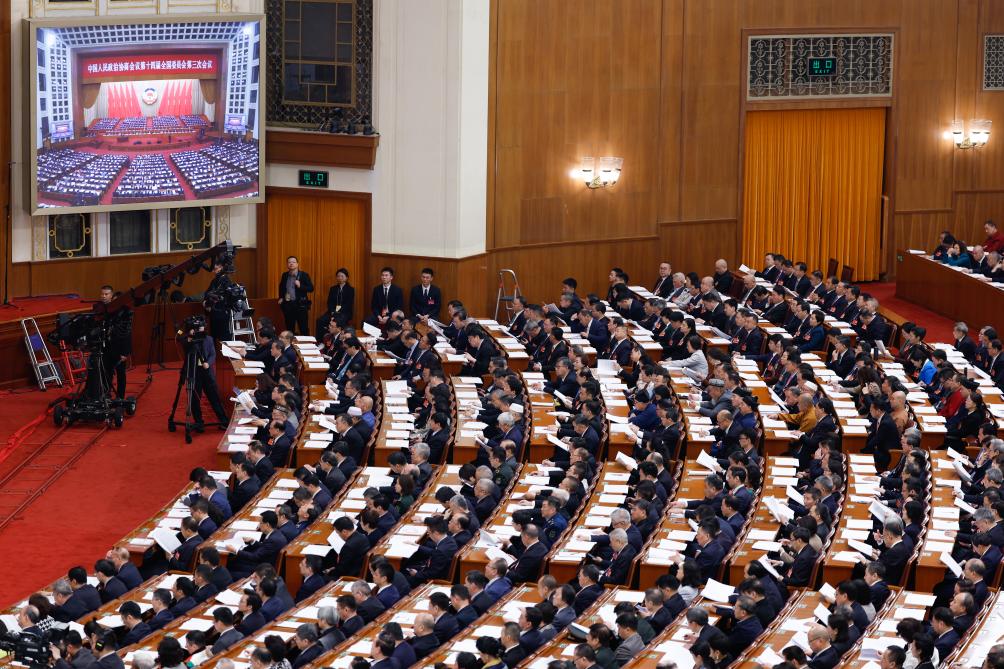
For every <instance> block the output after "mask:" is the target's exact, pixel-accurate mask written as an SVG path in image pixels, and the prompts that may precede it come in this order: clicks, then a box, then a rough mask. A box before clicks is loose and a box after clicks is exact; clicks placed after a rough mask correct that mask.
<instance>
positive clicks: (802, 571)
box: [784, 546, 818, 587]
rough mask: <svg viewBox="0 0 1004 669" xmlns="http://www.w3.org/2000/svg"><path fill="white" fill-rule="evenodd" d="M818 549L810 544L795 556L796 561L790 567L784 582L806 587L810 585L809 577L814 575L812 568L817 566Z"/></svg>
mask: <svg viewBox="0 0 1004 669" xmlns="http://www.w3.org/2000/svg"><path fill="white" fill-rule="evenodd" d="M817 557H818V556H817V554H816V551H814V550H812V548H811V547H810V546H806V547H805V548H803V549H802V550H801V552H800V553H799V554H798V555H796V556H795V561H794V562H792V563H791V567H790V568H789V569H788V575H787V576H785V577H784V584H785V585H788V586H795V587H805V586H808V585H810V584H809V579H810V578H811V577H812V570H813V568H814V567H815V566H816V558H817Z"/></svg>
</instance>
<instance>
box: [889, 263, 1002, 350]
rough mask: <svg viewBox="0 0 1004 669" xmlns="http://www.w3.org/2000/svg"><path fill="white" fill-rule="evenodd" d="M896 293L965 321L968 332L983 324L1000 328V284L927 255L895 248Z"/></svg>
mask: <svg viewBox="0 0 1004 669" xmlns="http://www.w3.org/2000/svg"><path fill="white" fill-rule="evenodd" d="M896 297H898V298H900V299H903V300H907V301H909V302H913V303H914V304H918V305H920V306H922V307H924V308H925V309H930V310H931V311H934V312H936V313H939V314H941V315H942V316H945V317H946V318H951V319H952V320H953V321H965V322H966V323H967V324H968V325H969V331H970V333H975V332H977V331H978V330H979V328H981V327H982V326H984V325H992V326H993V327H994V329H996V330H997V332H1004V284H999V283H997V284H995V283H990V282H989V281H983V280H980V279H978V278H976V277H974V276H972V275H970V274H967V273H965V272H963V271H961V270H958V269H955V268H953V267H950V266H948V265H944V264H942V263H940V262H938V261H936V260H932V259H931V258H930V257H929V256H927V255H921V254H919V253H911V252H910V251H907V250H898V251H897V252H896Z"/></svg>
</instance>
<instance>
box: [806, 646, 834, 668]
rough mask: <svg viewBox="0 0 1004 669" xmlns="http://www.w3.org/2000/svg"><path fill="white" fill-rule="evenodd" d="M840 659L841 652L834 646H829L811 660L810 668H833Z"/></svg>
mask: <svg viewBox="0 0 1004 669" xmlns="http://www.w3.org/2000/svg"><path fill="white" fill-rule="evenodd" d="M839 661H840V653H838V652H837V651H836V649H835V648H834V647H833V646H827V647H826V648H825V649H823V650H822V651H821V652H819V653H816V654H815V655H813V656H812V659H810V660H809V668H810V669H833V668H834V667H835V666H837V662H839Z"/></svg>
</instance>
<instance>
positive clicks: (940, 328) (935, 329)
mask: <svg viewBox="0 0 1004 669" xmlns="http://www.w3.org/2000/svg"><path fill="white" fill-rule="evenodd" d="M860 286H861V291H862V292H865V293H871V294H872V295H874V296H875V299H877V300H878V301H879V305H881V306H882V307H883V308H885V309H890V310H892V311H894V312H896V313H897V314H899V315H900V316H902V317H903V318H905V319H906V320H908V321H912V322H914V323H918V324H920V325H923V326H924V327H925V328H927V337H926V338H925V339H926V340H927V341H929V342H945V343H950V342H952V341H953V340H954V339H955V337H954V335H953V334H952V329H953V328H954V327H955V321H953V320H952V319H950V318H945V317H944V316H941V315H939V314H936V313H934V312H933V311H929V310H927V309H925V308H924V307H921V306H919V305H916V304H914V303H913V302H907V301H906V300H900V299H898V298H897V297H896V284H895V283H878V282H875V283H862V284H860ZM980 325H981V324H974V323H970V324H969V329H970V332H973V331H974V329H976V328H979V326H980Z"/></svg>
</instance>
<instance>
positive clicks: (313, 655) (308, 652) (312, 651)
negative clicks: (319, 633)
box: [293, 643, 324, 669]
mask: <svg viewBox="0 0 1004 669" xmlns="http://www.w3.org/2000/svg"><path fill="white" fill-rule="evenodd" d="M322 652H324V648H323V647H321V644H319V643H313V644H311V645H309V646H307V647H306V648H304V649H303V650H302V651H301V652H300V654H299V655H297V656H296V660H295V661H294V662H293V669H300V667H304V666H306V665H308V664H310V663H311V662H313V661H314V660H316V659H317V658H318V657H320V655H321V653H322Z"/></svg>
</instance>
